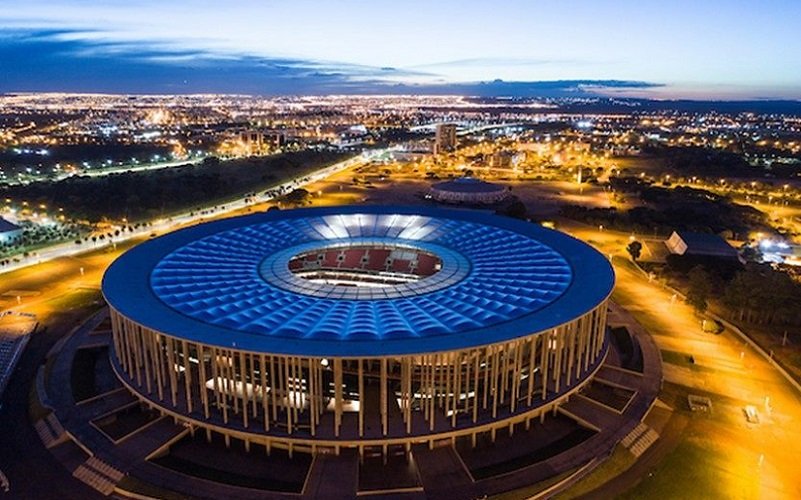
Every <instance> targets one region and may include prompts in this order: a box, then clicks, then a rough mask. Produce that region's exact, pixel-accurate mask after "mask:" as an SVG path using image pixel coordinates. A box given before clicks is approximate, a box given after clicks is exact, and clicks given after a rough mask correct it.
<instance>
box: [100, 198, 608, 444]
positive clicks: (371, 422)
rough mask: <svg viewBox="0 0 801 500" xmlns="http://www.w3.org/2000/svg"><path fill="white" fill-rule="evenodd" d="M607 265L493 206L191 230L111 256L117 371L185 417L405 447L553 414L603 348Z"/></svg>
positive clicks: (267, 434)
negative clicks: (492, 209) (495, 210)
mask: <svg viewBox="0 0 801 500" xmlns="http://www.w3.org/2000/svg"><path fill="white" fill-rule="evenodd" d="M613 287H614V274H613V271H612V268H611V266H610V264H609V262H608V261H607V259H606V258H604V257H603V256H602V255H601V254H599V253H598V252H596V251H595V250H594V249H592V248H591V247H589V246H588V245H586V244H584V243H582V242H580V241H578V240H576V239H574V238H572V237H570V236H568V235H565V234H562V233H559V232H556V231H552V230H549V229H545V228H542V227H540V226H537V225H535V224H531V223H528V222H524V221H520V220H516V219H511V218H505V217H500V216H496V215H494V214H492V213H490V212H484V211H468V210H452V209H441V208H426V207H400V206H364V207H359V206H350V207H326V208H313V209H299V210H289V211H269V212H266V213H259V214H255V215H249V216H244V217H238V218H232V219H226V220H220V221H215V222H209V223H205V224H201V225H197V226H193V227H189V228H186V229H183V230H180V231H176V232H174V233H170V234H167V235H165V236H162V237H159V238H156V239H153V240H151V241H148V242H146V243H143V244H141V245H139V246H137V247H135V248H133V249H131V250H129V251H128V252H127V253H125V254H124V255H123V256H121V257H120V258H119V259H117V260H116V261H115V262H114V263H113V264H112V266H111V267H110V268H109V269H108V271H107V272H106V274H105V276H104V279H103V284H102V289H103V294H104V296H105V298H106V300H107V302H108V304H109V308H110V313H111V320H112V332H113V337H112V338H113V340H112V342H113V349H112V354H111V358H112V359H111V363H112V368H113V370H114V371H115V373H116V375H117V377H118V378H119V379H120V380H121V381H122V383H123V384H124V386H126V387H127V389H128V390H129V391H131V392H132V393H133V394H134V395H135V396H136V397H137V398H138V399H139V400H141V401H142V402H143V403H145V404H147V405H148V406H150V407H152V408H155V409H157V410H158V411H159V412H161V413H162V414H164V415H169V416H171V417H173V418H174V419H176V421H178V422H181V423H183V424H185V425H187V426H188V427H189V428H190V429H191V430H192V431H193V433H194V432H195V431H202V432H205V433H206V435H207V436H208V438H209V439H211V437H212V434H214V433H216V434H219V435H221V436H223V437H224V438H225V441H226V443H228V442H230V440H231V439H238V440H241V441H243V442H244V443H245V446H247V447H249V446H250V445H251V444H259V445H262V446H264V447H266V448H267V450H268V451H269V450H270V449H271V448H273V447H275V448H280V449H285V450H288V451H289V453H290V454H291V453H293V452H309V453H336V454H338V453H340V451H341V450H342V449H353V450H358V452H359V453H360V455H362V456H363V455H364V454H366V453H367V454H376V453H378V454H383V455H387V454H393V453H394V454H397V453H406V452H408V451H409V450H410V449H411V447H412V446H413V445H418V444H420V445H427V446H431V447H433V446H436V445H437V443H439V442H455V440H456V439H467V440H472V442H473V444H474V445H475V443H476V440H478V439H481V440H482V441H485V440H487V439H493V440H494V438H495V433H496V432H497V431H498V430H500V429H508V430H511V429H513V428H514V426H516V425H518V424H521V425H525V426H526V428H528V426H529V425H531V424H532V422H536V421H538V420H542V419H545V417H546V415H547V414H548V413H549V412H553V413H555V412H556V410H557V408H558V407H559V405H561V404H563V403H564V402H566V401H567V400H568V398H570V396H571V395H573V394H575V393H576V392H577V391H579V390H580V389H581V388H582V387H583V386H585V385H586V384H587V383H588V382H589V381H591V380H592V378H593V375H594V374H595V373H596V372H597V371H598V369H599V368H600V366H601V364H602V363H603V362H604V360H605V358H606V356H607V353H608V350H609V341H608V338H607V335H606V315H607V301H608V298H609V296H610V294H611V292H612V289H613Z"/></svg>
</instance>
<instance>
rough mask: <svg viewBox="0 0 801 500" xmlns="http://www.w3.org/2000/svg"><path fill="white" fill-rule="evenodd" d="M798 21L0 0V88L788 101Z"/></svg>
mask: <svg viewBox="0 0 801 500" xmlns="http://www.w3.org/2000/svg"><path fill="white" fill-rule="evenodd" d="M799 20H801V1H799V0H762V1H759V2H756V1H752V0H692V1H691V0H671V1H665V0H659V1H656V0H637V1H635V0H559V1H556V0H551V1H544V0H492V1H483V2H478V1H472V0H461V1H454V0H436V1H434V0H425V1H423V0H394V1H387V0H338V1H331V0H326V1H321V0H317V1H311V0H236V1H228V2H225V1H220V0H216V1H212V0H0V92H12V91H79V92H133V93H193V92H229V93H249V94H265V95H268V94H309V93H321V94H322V93H326V94H327V93H405V92H409V93H465V92H468V93H477V94H488V95H490V94H502V95H507V94H508V95H515V94H520V95H528V94H537V93H542V94H549V93H550V94H553V95H561V94H564V95H580V96H583V95H595V94H602V95H615V96H628V97H648V98H669V99H673V98H690V99H801V63H800V62H801V30H800V29H799V28H798V25H799V23H801V21H799ZM542 82H559V83H558V84H557V85H554V84H553V83H542Z"/></svg>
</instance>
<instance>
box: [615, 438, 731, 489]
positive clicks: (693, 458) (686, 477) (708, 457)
mask: <svg viewBox="0 0 801 500" xmlns="http://www.w3.org/2000/svg"><path fill="white" fill-rule="evenodd" d="M725 462H726V457H725V451H724V450H722V449H721V447H720V445H716V444H714V443H712V442H711V440H709V439H685V440H682V441H681V442H680V443H679V445H678V446H677V447H676V449H674V450H673V451H672V452H671V453H670V454H668V455H667V456H665V457H664V458H663V459H662V460H661V461H660V462H659V464H658V465H657V466H656V468H655V469H654V471H653V473H652V474H649V475H648V476H645V477H644V478H643V479H642V481H640V483H639V484H638V485H637V486H635V487H634V488H632V489H631V490H629V491H628V492H626V493H625V494H624V495H622V496H621V497H620V498H631V499H635V498H730V493H731V492H730V491H728V490H727V488H725V487H724V485H725V483H726V482H725V480H724V479H725V478H723V477H721V476H720V475H719V474H718V471H719V470H718V466H717V465H715V464H721V463H725Z"/></svg>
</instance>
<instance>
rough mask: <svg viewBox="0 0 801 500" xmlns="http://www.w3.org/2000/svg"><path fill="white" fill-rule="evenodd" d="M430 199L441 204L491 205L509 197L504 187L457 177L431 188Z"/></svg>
mask: <svg viewBox="0 0 801 500" xmlns="http://www.w3.org/2000/svg"><path fill="white" fill-rule="evenodd" d="M430 195H431V198H433V199H434V200H436V201H439V202H442V203H454V204H458V203H466V204H474V205H492V204H494V203H498V202H501V201H503V200H504V199H506V198H507V197H508V196H509V190H508V189H507V188H506V186H502V185H500V184H493V183H491V182H486V181H482V180H481V179H476V178H473V177H459V178H457V179H453V180H450V181H444V182H439V183H437V184H434V185H433V186H431V191H430Z"/></svg>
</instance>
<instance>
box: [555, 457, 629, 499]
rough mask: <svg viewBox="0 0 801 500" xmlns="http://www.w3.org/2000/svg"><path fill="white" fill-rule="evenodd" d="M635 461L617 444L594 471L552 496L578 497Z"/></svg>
mask: <svg viewBox="0 0 801 500" xmlns="http://www.w3.org/2000/svg"><path fill="white" fill-rule="evenodd" d="M635 461H636V459H635V458H634V455H632V454H631V453H630V452H629V451H628V450H627V449H625V448H623V447H622V446H618V447H616V448H615V451H614V452H613V453H612V456H611V457H609V458H608V459H606V460H605V461H604V462H603V463H602V464H601V465H599V466H598V467H597V468H596V469H595V470H594V471H592V472H591V473H590V474H589V475H587V476H585V477H584V478H583V479H582V480H581V481H579V482H578V483H577V484H575V485H574V486H573V487H572V488H570V489H569V490H567V491H565V492H564V493H561V494H559V495H557V496H556V497H554V498H557V499H559V500H569V499H571V498H578V497H580V496H582V495H586V494H587V493H589V492H591V491H592V490H594V489H595V488H598V487H599V486H601V485H602V484H604V483H606V482H607V481H609V480H610V479H612V478H614V477H616V476H619V475H620V474H622V473H623V471H625V470H626V469H628V468H629V467H631V466H632V465H633V464H634V462H635Z"/></svg>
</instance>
